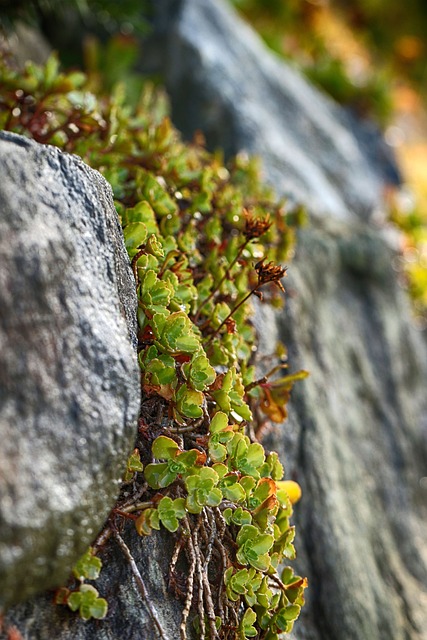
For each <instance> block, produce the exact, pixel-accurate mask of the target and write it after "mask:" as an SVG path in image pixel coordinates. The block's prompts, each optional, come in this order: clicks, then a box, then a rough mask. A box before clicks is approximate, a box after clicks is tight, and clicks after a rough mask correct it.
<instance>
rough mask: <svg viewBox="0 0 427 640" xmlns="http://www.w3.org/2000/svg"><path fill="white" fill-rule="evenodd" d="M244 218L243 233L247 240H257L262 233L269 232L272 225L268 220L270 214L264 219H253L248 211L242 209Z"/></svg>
mask: <svg viewBox="0 0 427 640" xmlns="http://www.w3.org/2000/svg"><path fill="white" fill-rule="evenodd" d="M243 213H244V216H245V229H244V231H243V233H244V235H245V236H246V239H247V240H253V239H254V238H259V237H260V236H262V234H263V233H265V232H266V231H268V230H269V228H270V227H271V225H272V224H273V223H272V222H271V220H270V214H267V215H266V216H265V218H255V216H253V215H252V214H251V213H249V211H247V210H246V209H244V211H243Z"/></svg>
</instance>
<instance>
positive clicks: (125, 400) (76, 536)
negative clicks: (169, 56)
mask: <svg viewBox="0 0 427 640" xmlns="http://www.w3.org/2000/svg"><path fill="white" fill-rule="evenodd" d="M0 167H1V181H0V211H1V214H0V532H1V533H0V584H1V589H0V606H4V605H5V604H10V603H13V602H16V601H19V600H22V599H24V598H26V597H28V596H30V595H31V594H33V593H35V592H39V591H42V590H43V589H46V588H48V587H51V586H55V585H58V584H60V583H61V581H63V580H64V579H66V577H67V575H68V573H69V570H70V566H71V565H72V564H73V563H74V562H75V560H76V559H77V558H78V557H79V555H80V554H81V553H82V551H83V550H84V548H85V547H86V546H87V545H88V544H89V543H90V542H91V540H92V539H93V538H94V536H95V535H96V533H97V531H98V530H99V528H100V527H101V526H102V524H103V522H104V520H105V518H106V516H107V515H108V512H109V510H110V509H111V507H112V505H113V504H114V501H115V497H116V494H117V492H118V482H120V478H121V476H122V474H123V467H124V465H125V461H126V457H127V454H128V452H129V449H130V448H131V446H132V443H133V441H134V439H135V420H136V417H137V414H138V409H139V373H138V365H137V361H136V355H135V345H136V336H135V329H136V322H135V306H136V300H135V290H134V288H135V285H134V281H133V276H132V273H131V270H130V265H129V261H128V258H127V254H126V250H125V247H124V243H123V239H122V236H121V230H120V226H119V223H118V219H117V215H116V212H115V210H114V206H113V201H112V194H111V189H110V187H109V185H108V184H107V183H106V181H105V180H104V179H103V178H102V177H101V175H100V174H98V173H97V172H96V171H93V170H91V169H89V168H88V167H87V166H86V165H84V163H83V162H81V161H80V160H79V159H78V158H76V157H75V156H70V155H68V154H64V153H61V152H60V151H58V150H57V149H55V148H53V147H46V146H43V145H39V144H36V143H34V142H31V141H28V140H26V139H24V138H22V137H21V136H17V135H13V134H8V133H4V132H3V133H0Z"/></svg>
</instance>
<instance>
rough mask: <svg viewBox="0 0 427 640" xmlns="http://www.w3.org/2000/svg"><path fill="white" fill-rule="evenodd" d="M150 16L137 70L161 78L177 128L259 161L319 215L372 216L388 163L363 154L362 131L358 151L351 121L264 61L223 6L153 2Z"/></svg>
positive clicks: (256, 42) (270, 59) (210, 0)
mask: <svg viewBox="0 0 427 640" xmlns="http://www.w3.org/2000/svg"><path fill="white" fill-rule="evenodd" d="M152 13H153V15H154V18H153V31H152V36H151V38H150V39H149V40H148V42H147V43H145V44H144V46H143V47H142V57H141V61H140V65H141V68H143V69H148V70H151V71H155V72H157V73H158V72H161V74H162V76H164V79H165V82H166V86H167V89H168V92H169V94H170V97H171V103H172V110H173V119H174V122H175V124H176V125H177V127H178V128H179V129H180V130H181V131H182V132H183V133H184V134H185V135H186V136H187V137H191V136H192V134H193V133H194V131H195V130H196V129H201V130H203V132H204V133H205V135H206V139H207V142H208V144H209V146H211V147H221V148H222V149H224V150H225V151H226V153H227V154H228V155H230V154H235V153H238V152H241V151H242V150H244V151H247V152H249V153H251V154H253V153H255V154H257V155H259V156H261V157H262V159H263V165H264V168H265V174H266V177H267V179H268V180H269V181H270V182H271V183H272V184H274V186H275V188H276V189H277V190H278V191H280V192H281V193H284V194H285V195H288V196H289V197H291V198H292V199H293V200H296V201H298V202H301V201H302V202H305V203H307V205H308V206H309V207H310V209H311V211H312V212H313V214H316V215H323V214H327V215H331V216H333V217H335V218H337V219H341V220H350V219H352V218H354V215H355V214H358V215H361V216H363V217H370V216H371V215H372V213H373V211H374V210H375V208H376V207H377V206H378V205H379V203H380V201H381V193H382V183H381V181H380V180H379V178H380V177H382V174H383V167H382V166H381V164H382V162H386V159H382V158H376V157H375V155H374V156H373V157H372V158H371V157H369V158H368V156H367V155H366V154H364V153H363V149H364V148H365V147H366V144H365V139H366V135H367V132H366V131H365V129H364V128H360V131H359V133H360V138H361V141H363V143H359V140H358V138H357V137H356V136H355V135H354V134H353V131H352V130H355V129H357V126H356V125H355V124H354V120H353V119H352V118H351V117H350V116H349V115H348V114H347V113H346V112H345V111H344V110H343V109H341V108H340V107H339V106H337V105H336V104H335V103H334V102H332V100H331V99H329V98H328V97H327V96H326V95H323V94H321V93H320V92H319V91H318V90H316V89H315V88H313V87H312V86H311V85H310V84H309V83H308V82H307V81H306V80H305V79H304V78H303V77H302V76H301V75H300V74H299V73H298V72H297V71H296V70H294V69H293V68H292V67H290V66H289V65H287V64H285V63H283V62H282V61H280V60H279V59H278V58H276V56H274V55H273V54H270V53H267V52H266V49H265V47H264V45H263V44H262V42H261V41H260V39H259V37H258V36H257V35H256V34H255V33H254V32H253V30H252V29H251V28H250V27H249V26H247V25H246V24H245V23H243V22H242V21H241V20H239V19H238V18H237V16H236V14H235V13H234V12H233V11H232V9H231V8H230V7H229V6H228V5H227V4H226V3H225V2H223V1H220V2H215V1H214V0H202V1H200V2H192V1H191V0H156V2H153V3H152ZM371 138H372V136H371ZM362 147H363V148H362ZM371 153H372V148H371ZM349 167H351V170H349ZM361 185H363V188H361Z"/></svg>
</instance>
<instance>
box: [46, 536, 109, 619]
mask: <svg viewBox="0 0 427 640" xmlns="http://www.w3.org/2000/svg"><path fill="white" fill-rule="evenodd" d="M101 568H102V562H101V560H100V559H99V558H98V557H97V556H95V555H94V550H93V549H92V547H90V548H89V549H88V550H87V551H86V552H85V553H84V554H83V555H82V557H81V558H80V559H79V560H78V561H77V562H76V564H75V565H74V567H73V575H74V577H75V578H76V580H79V581H80V584H79V586H78V588H77V589H74V590H70V589H67V588H66V587H62V588H60V589H58V591H57V592H56V594H55V602H56V604H62V605H67V606H68V607H69V608H70V609H71V611H78V612H79V615H80V617H81V618H82V619H83V620H90V619H91V618H96V619H97V620H101V619H102V618H105V616H106V615H107V611H108V603H107V601H106V600H105V599H104V598H99V597H98V596H99V593H98V591H97V589H95V587H93V586H92V585H91V584H86V582H85V580H96V579H97V578H98V577H99V574H100V571H101Z"/></svg>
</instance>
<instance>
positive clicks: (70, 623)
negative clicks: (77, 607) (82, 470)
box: [0, 525, 191, 640]
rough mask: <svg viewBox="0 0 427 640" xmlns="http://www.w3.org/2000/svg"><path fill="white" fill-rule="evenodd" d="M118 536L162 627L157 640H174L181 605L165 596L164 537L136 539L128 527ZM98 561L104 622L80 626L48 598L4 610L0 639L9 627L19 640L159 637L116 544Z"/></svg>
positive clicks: (168, 551)
mask: <svg viewBox="0 0 427 640" xmlns="http://www.w3.org/2000/svg"><path fill="white" fill-rule="evenodd" d="M122 536H123V539H124V540H125V542H126V544H127V545H128V546H129V547H130V548H131V549H132V556H133V558H134V560H135V562H136V564H137V566H138V568H139V571H140V573H141V576H142V578H143V581H144V585H145V588H146V590H147V593H148V594H149V599H150V604H151V606H154V608H155V610H156V615H157V618H158V620H159V621H160V623H161V625H162V629H163V633H164V637H163V640H176V639H177V638H178V637H179V626H180V623H181V613H182V604H181V602H180V601H179V600H177V599H175V598H174V597H173V596H171V594H170V592H169V591H168V585H167V575H168V566H169V563H170V558H171V557H172V552H173V544H172V541H171V536H170V534H169V533H167V532H165V531H160V532H158V533H157V534H156V536H152V537H148V538H143V539H141V538H140V537H139V536H138V534H137V533H136V530H135V527H134V526H133V525H131V526H129V527H127V531H126V532H125V533H122ZM99 557H100V558H101V559H102V561H103V563H104V566H103V569H102V571H101V574H100V577H99V578H98V580H97V581H96V583H95V585H96V588H97V589H98V591H99V593H100V596H102V597H104V598H106V599H107V602H108V605H109V609H108V613H107V617H106V618H105V619H104V620H101V621H98V620H93V619H92V620H89V621H87V622H85V621H83V620H82V619H81V618H79V616H78V615H77V614H76V613H73V612H72V611H70V610H69V609H68V607H66V606H59V605H55V604H54V603H53V594H50V593H48V594H45V595H40V596H37V597H35V598H32V599H30V600H28V601H27V602H23V603H21V604H19V605H17V606H15V607H13V608H12V609H10V610H9V611H8V612H7V614H6V616H5V620H4V634H3V635H2V633H1V628H0V638H1V639H2V640H10V639H9V638H8V637H7V635H6V633H7V631H6V630H7V628H10V627H11V626H15V627H16V628H17V629H18V630H19V632H20V633H21V635H22V638H23V640H50V639H51V638H55V640H95V638H96V640H132V639H135V640H136V639H137V638H138V639H139V638H143V639H144V640H151V638H152V639H153V640H154V639H156V640H157V638H159V637H160V636H159V634H158V632H157V629H156V626H155V624H154V622H153V619H152V617H151V616H150V614H149V611H148V607H147V604H148V603H147V600H145V599H143V598H141V595H140V593H139V591H138V589H137V587H136V584H135V581H134V579H133V577H132V572H131V570H130V568H129V565H128V564H127V562H126V560H125V558H124V555H123V554H122V552H121V551H120V549H119V547H118V545H117V543H115V542H113V541H110V542H109V543H108V544H107V545H106V547H105V549H104V550H102V551H101V552H100V553H99ZM0 627H1V625H0ZM189 638H191V636H190V635H189Z"/></svg>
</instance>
